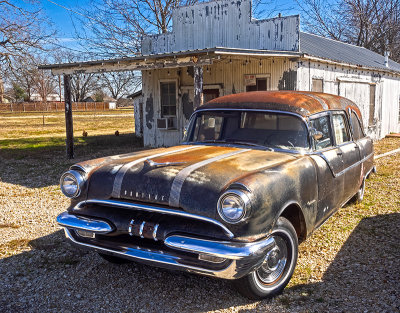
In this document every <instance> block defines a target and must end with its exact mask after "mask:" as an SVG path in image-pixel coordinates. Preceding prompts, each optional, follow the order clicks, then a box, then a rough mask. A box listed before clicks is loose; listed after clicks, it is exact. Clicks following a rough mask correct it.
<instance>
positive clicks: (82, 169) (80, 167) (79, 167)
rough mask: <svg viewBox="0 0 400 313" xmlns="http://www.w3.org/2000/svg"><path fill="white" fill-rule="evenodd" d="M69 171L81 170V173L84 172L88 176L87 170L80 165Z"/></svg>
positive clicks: (73, 166)
mask: <svg viewBox="0 0 400 313" xmlns="http://www.w3.org/2000/svg"><path fill="white" fill-rule="evenodd" d="M69 169H70V170H79V171H82V172H84V173H86V174H87V170H86V168H84V167H83V166H82V165H79V164H74V165H71V167H70V168H69Z"/></svg>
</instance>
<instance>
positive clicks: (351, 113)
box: [349, 109, 367, 141]
mask: <svg viewBox="0 0 400 313" xmlns="http://www.w3.org/2000/svg"><path fill="white" fill-rule="evenodd" d="M349 113H350V120H349V124H350V126H351V133H352V134H351V137H352V138H353V141H357V140H361V139H363V138H365V137H367V135H366V133H365V131H364V126H363V124H362V123H361V120H360V118H359V116H358V114H357V112H356V111H354V110H351V109H350V110H349ZM353 114H354V116H355V117H356V120H357V123H358V126H360V129H361V134H362V137H361V138H360V139H357V140H356V139H355V138H354V129H353V125H352V124H351V120H352V119H353Z"/></svg>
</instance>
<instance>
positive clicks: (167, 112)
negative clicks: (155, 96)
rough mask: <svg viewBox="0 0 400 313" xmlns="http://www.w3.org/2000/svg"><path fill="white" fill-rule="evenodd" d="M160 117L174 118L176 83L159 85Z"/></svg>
mask: <svg viewBox="0 0 400 313" xmlns="http://www.w3.org/2000/svg"><path fill="white" fill-rule="evenodd" d="M160 90H161V117H168V116H176V83H175V82H165V83H160Z"/></svg>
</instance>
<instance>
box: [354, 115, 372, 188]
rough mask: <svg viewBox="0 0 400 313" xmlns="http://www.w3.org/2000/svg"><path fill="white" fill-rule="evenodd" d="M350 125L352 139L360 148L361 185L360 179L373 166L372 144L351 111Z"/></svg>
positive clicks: (356, 116)
mask: <svg viewBox="0 0 400 313" xmlns="http://www.w3.org/2000/svg"><path fill="white" fill-rule="evenodd" d="M350 125H351V129H352V133H353V140H354V142H355V143H356V144H357V145H358V147H359V148H360V158H361V177H360V182H359V184H360V185H361V183H362V181H361V179H364V177H365V175H367V174H368V173H369V172H370V171H371V170H372V168H373V166H374V158H373V154H374V146H373V142H372V139H371V138H369V137H368V136H366V135H365V133H364V131H363V128H362V124H361V121H360V119H359V118H358V115H357V114H356V113H355V112H354V111H351V117H350Z"/></svg>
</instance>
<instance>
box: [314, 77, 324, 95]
mask: <svg viewBox="0 0 400 313" xmlns="http://www.w3.org/2000/svg"><path fill="white" fill-rule="evenodd" d="M314 81H321V91H318V90H314ZM324 87H325V80H324V78H323V77H316V76H314V77H312V78H311V91H312V92H324Z"/></svg>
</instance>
